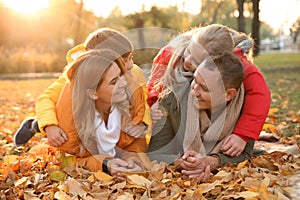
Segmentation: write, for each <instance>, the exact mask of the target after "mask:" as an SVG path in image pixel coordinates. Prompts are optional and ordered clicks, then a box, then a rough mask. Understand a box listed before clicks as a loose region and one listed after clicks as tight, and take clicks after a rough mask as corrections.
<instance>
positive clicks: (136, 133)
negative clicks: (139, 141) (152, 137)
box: [124, 123, 146, 138]
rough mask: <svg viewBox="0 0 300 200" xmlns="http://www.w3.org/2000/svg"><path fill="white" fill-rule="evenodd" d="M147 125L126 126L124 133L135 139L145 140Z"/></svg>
mask: <svg viewBox="0 0 300 200" xmlns="http://www.w3.org/2000/svg"><path fill="white" fill-rule="evenodd" d="M145 128H146V125H145V124H143V123H139V124H138V125H129V126H125V128H124V132H125V133H127V134H128V135H130V136H132V137H134V138H144V137H145V136H146V135H145V133H144V131H145Z"/></svg>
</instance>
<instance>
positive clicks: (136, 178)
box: [127, 174, 151, 187]
mask: <svg viewBox="0 0 300 200" xmlns="http://www.w3.org/2000/svg"><path fill="white" fill-rule="evenodd" d="M127 178H128V179H129V180H130V182H132V183H133V184H136V185H140V186H144V187H149V186H150V184H151V181H149V180H148V179H146V178H145V177H143V176H140V175H136V174H133V175H130V176H127Z"/></svg>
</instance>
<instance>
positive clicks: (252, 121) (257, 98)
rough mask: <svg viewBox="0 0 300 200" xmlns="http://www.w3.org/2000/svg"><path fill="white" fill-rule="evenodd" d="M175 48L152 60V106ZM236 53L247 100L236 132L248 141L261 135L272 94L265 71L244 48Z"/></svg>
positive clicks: (150, 94)
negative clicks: (242, 75)
mask: <svg viewBox="0 0 300 200" xmlns="http://www.w3.org/2000/svg"><path fill="white" fill-rule="evenodd" d="M172 50H173V49H172V48H171V47H168V46H167V47H165V48H164V49H163V50H161V51H160V53H159V55H158V56H156V57H155V59H154V61H153V66H152V73H151V77H150V79H149V81H148V84H147V87H148V90H149V96H148V99H147V102H148V104H149V106H151V105H153V104H154V103H155V102H156V100H157V98H158V95H159V93H160V92H161V88H160V87H157V86H156V87H155V83H156V82H157V81H158V80H159V79H160V78H161V77H162V76H163V75H164V73H165V71H166V68H167V65H168V62H169V60H170V58H171V55H172ZM234 54H235V55H236V56H237V57H238V58H239V59H240V61H241V62H242V64H243V67H244V82H243V83H244V87H245V100H244V105H243V109H242V113H241V116H240V118H239V120H238V122H237V125H236V127H235V129H234V131H233V133H234V134H236V135H238V136H240V137H241V138H243V139H244V140H245V141H246V142H248V141H249V139H250V138H252V139H254V140H257V139H258V136H259V134H260V132H261V129H262V126H263V125H264V123H265V120H266V117H267V115H268V111H269V108H270V102H271V95H270V90H269V88H268V85H267V83H266V81H265V80H264V77H263V75H262V73H261V72H260V71H259V70H258V69H257V67H256V66H255V65H254V64H253V63H252V62H250V61H249V60H248V59H247V57H246V56H245V55H244V53H243V52H242V50H241V49H240V48H236V49H235V50H234Z"/></svg>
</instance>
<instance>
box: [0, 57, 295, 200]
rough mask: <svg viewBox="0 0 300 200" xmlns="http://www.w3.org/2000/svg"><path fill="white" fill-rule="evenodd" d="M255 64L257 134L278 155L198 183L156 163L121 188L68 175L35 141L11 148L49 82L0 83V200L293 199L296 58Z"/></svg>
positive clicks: (80, 173) (95, 177)
mask: <svg viewBox="0 0 300 200" xmlns="http://www.w3.org/2000/svg"><path fill="white" fill-rule="evenodd" d="M254 62H255V63H256V64H257V66H258V67H259V68H260V70H261V71H262V73H263V74H264V76H265V78H266V81H267V83H268V85H269V87H270V89H271V93H272V102H271V109H270V112H269V115H268V118H267V120H266V124H265V126H264V130H263V131H264V132H265V133H267V134H269V135H271V136H273V137H274V138H276V139H278V141H277V142H275V143H273V144H274V145H273V146H275V147H277V146H278V147H279V148H277V149H276V148H272V145H269V146H268V145H261V146H260V147H261V148H264V150H272V151H273V153H271V151H269V153H266V154H264V155H262V156H254V157H253V160H252V162H244V163H241V164H240V165H227V166H225V167H222V168H220V170H219V172H218V174H216V175H214V176H212V177H211V178H210V179H209V180H208V181H207V183H204V184H199V183H197V182H194V181H190V180H187V179H186V178H185V177H182V176H181V175H180V174H179V173H177V172H175V171H174V169H172V168H171V167H166V166H164V165H162V164H157V165H155V166H153V168H152V170H151V171H150V172H147V173H144V174H139V175H137V174H132V175H127V178H126V180H125V181H124V180H123V181H120V180H115V179H113V178H112V177H109V176H108V177H107V176H105V175H104V174H101V173H91V172H87V171H84V170H82V169H77V168H75V167H74V166H73V168H72V167H71V166H72V162H73V161H72V158H69V157H66V156H64V157H63V158H58V157H59V156H58V155H59V152H58V151H57V150H55V149H53V148H47V149H46V150H45V151H39V152H34V153H32V152H31V151H29V149H31V148H32V147H33V146H36V145H37V144H40V143H42V144H45V143H46V140H45V139H44V136H42V135H40V134H36V137H34V138H33V139H31V140H30V142H29V143H28V144H27V145H25V146H22V147H15V146H14V145H13V143H12V138H13V135H14V133H15V132H16V130H17V129H18V127H19V125H20V123H21V122H22V121H23V119H25V118H28V117H31V116H35V100H36V98H37V97H38V96H39V95H40V94H41V93H42V91H43V90H44V89H46V88H47V86H49V85H50V84H51V83H52V82H53V81H54V80H55V78H53V77H52V78H51V77H44V76H43V77H39V78H36V77H35V78H30V79H28V77H22V78H20V76H11V77H10V78H5V79H2V80H0V106H1V112H0V155H1V156H0V171H1V176H0V199H29V198H37V199H47V197H49V198H48V199H55V198H63V199H71V198H72V197H73V198H74V197H77V199H80V198H81V199H93V198H94V199H99V198H110V199H117V198H120V197H123V198H124V199H149V198H150V197H151V198H153V199H168V198H170V197H173V199H179V198H182V199H230V198H231V199H239V198H241V199H247V198H248V199H297V198H299V195H300V158H299V155H298V153H299V145H300V76H299V75H300V54H299V53H262V54H261V55H260V56H259V57H258V58H256V59H255V60H254ZM146 74H147V73H146ZM2 77H5V76H2ZM6 77H7V76H6ZM258 103H259V102H258ZM268 144H270V143H268ZM279 144H280V145H279ZM281 147H282V148H281ZM286 147H287V148H286ZM290 147H293V148H290ZM295 147H296V148H295ZM286 149H288V150H291V149H292V151H286ZM276 150H279V151H276ZM62 163H63V164H62ZM72 188H76V190H75V189H72Z"/></svg>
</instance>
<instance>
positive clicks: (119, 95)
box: [96, 62, 127, 105]
mask: <svg viewBox="0 0 300 200" xmlns="http://www.w3.org/2000/svg"><path fill="white" fill-rule="evenodd" d="M126 85H127V82H126V81H125V79H124V77H121V70H120V68H119V66H118V65H117V64H116V63H115V62H114V63H113V64H112V65H111V66H110V67H109V68H108V69H107V71H106V72H105V74H104V77H103V80H102V82H101V84H100V86H99V87H98V89H97V90H96V95H97V96H98V99H97V101H99V102H101V103H103V104H110V105H111V103H112V102H122V101H124V100H126V99H127V95H126V92H125V86H126Z"/></svg>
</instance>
